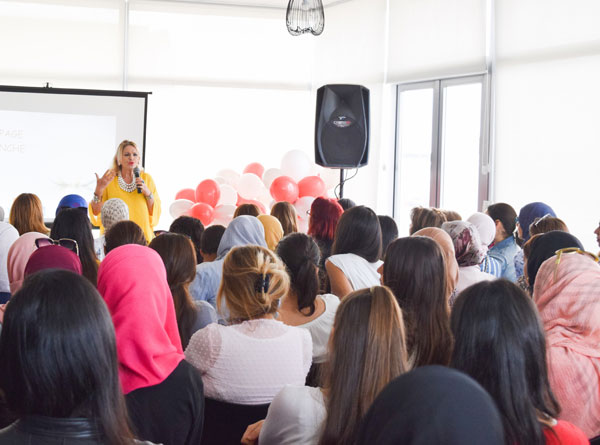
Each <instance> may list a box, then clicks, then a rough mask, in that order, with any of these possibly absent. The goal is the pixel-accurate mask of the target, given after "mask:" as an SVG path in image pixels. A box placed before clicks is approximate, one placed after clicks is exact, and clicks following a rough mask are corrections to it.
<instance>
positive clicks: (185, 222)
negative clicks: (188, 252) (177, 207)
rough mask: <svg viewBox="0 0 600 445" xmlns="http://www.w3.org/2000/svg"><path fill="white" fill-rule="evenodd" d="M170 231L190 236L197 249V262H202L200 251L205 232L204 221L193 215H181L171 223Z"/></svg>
mask: <svg viewBox="0 0 600 445" xmlns="http://www.w3.org/2000/svg"><path fill="white" fill-rule="evenodd" d="M169 232H171V233H181V234H182V235H186V236H188V237H189V238H190V239H191V240H192V243H193V244H194V249H195V251H196V264H200V263H201V262H202V253H201V252H200V245H201V243H202V233H204V224H202V221H200V220H199V219H198V218H193V217H191V216H180V217H179V218H177V219H176V220H175V221H173V222H172V223H171V226H170V227H169Z"/></svg>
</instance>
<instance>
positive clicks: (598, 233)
mask: <svg viewBox="0 0 600 445" xmlns="http://www.w3.org/2000/svg"><path fill="white" fill-rule="evenodd" d="M594 235H596V243H597V244H598V247H600V223H598V227H596V230H594Z"/></svg>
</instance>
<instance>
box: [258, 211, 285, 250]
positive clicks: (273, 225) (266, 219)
mask: <svg viewBox="0 0 600 445" xmlns="http://www.w3.org/2000/svg"><path fill="white" fill-rule="evenodd" d="M257 218H258V220H259V221H260V222H261V224H262V225H263V227H264V228H265V241H266V242H267V246H268V247H269V249H271V250H272V251H273V252H275V249H276V248H277V244H279V240H280V239H281V238H283V227H282V226H281V223H280V222H279V220H278V219H277V218H275V217H274V216H271V215H258V216H257Z"/></svg>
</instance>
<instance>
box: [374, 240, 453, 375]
mask: <svg viewBox="0 0 600 445" xmlns="http://www.w3.org/2000/svg"><path fill="white" fill-rule="evenodd" d="M381 272H382V282H383V284H384V285H386V286H388V287H389V288H390V289H391V290H392V292H393V293H394V295H395V296H396V300H398V304H399V305H400V309H402V314H403V316H404V325H405V326H406V345H407V350H408V357H409V364H410V367H411V368H413V367H417V366H425V365H444V366H446V365H448V363H449V361H450V354H451V353H452V334H451V332H450V319H449V312H450V307H449V304H448V297H447V286H446V271H445V265H444V256H443V253H442V250H441V248H440V247H439V246H438V244H437V243H436V242H435V241H434V240H432V239H430V238H428V237H424V236H410V237H406V238H399V239H397V240H396V241H394V242H392V243H391V244H390V245H389V247H388V249H387V252H386V254H385V262H384V263H383V267H382V268H381Z"/></svg>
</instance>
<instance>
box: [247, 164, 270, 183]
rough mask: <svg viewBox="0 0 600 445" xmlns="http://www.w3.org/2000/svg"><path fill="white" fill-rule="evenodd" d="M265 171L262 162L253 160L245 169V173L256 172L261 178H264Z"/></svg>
mask: <svg viewBox="0 0 600 445" xmlns="http://www.w3.org/2000/svg"><path fill="white" fill-rule="evenodd" d="M264 172H265V168H264V167H263V166H262V164H260V163H258V162H252V163H251V164H248V165H247V166H246V168H245V169H244V173H254V174H255V175H256V176H258V177H259V178H260V179H262V177H263V173H264Z"/></svg>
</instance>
